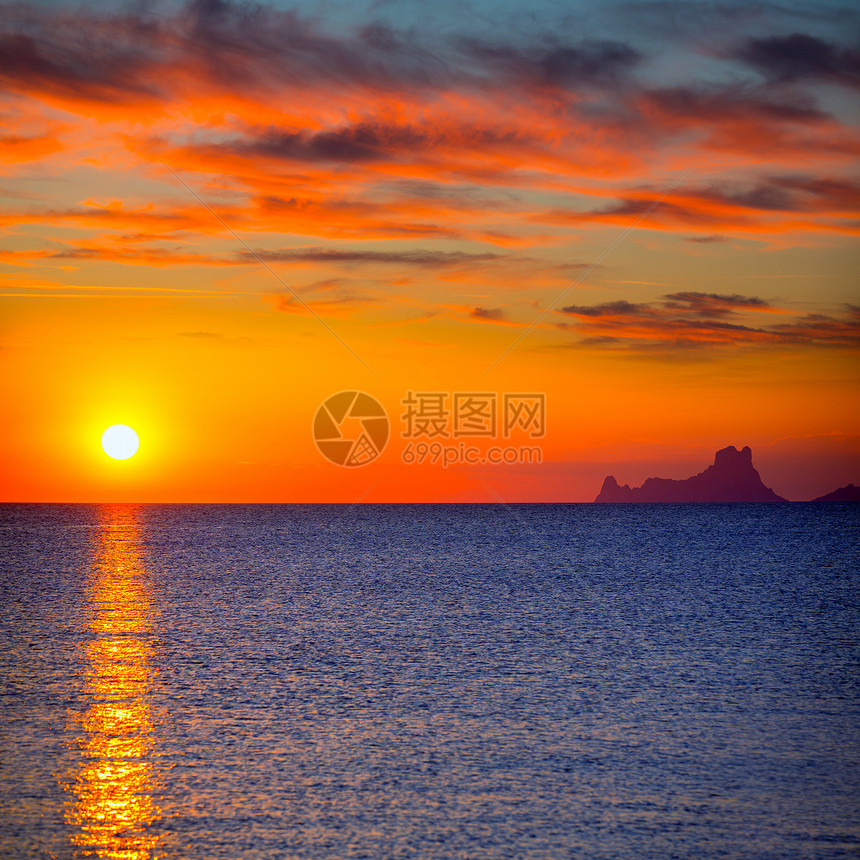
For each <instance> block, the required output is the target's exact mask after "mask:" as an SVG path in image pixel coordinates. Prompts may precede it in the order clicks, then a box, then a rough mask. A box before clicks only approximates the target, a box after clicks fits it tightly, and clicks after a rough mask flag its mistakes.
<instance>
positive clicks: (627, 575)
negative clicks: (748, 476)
mask: <svg viewBox="0 0 860 860" xmlns="http://www.w3.org/2000/svg"><path fill="white" fill-rule="evenodd" d="M858 524H860V505H856V504H854V505H852V504H844V505H843V504H758V505H742V504H736V505H708V504H698V505H682V504H675V505H671V504H666V505H647V504H638V505H597V504H570V505H559V504H536V505H510V506H509V505H504V504H490V505H468V504H464V505H460V504H449V505H370V504H361V505H356V506H349V505H19V504H7V505H2V506H0V857H3V858H77V857H80V858H84V857H86V858H111V860H155V858H181V860H212V859H213V858H230V860H239V858H242V859H243V860H244V858H248V860H250V858H255V860H256V858H374V860H375V858H580V857H581V858H631V860H633V858H636V860H643V858H696V860H707V858H757V860H764V858H834V857H858V856H860V675H858V657H860V651H858V621H860V612H858V604H860V589H858V585H860V564H858V561H860V551H859V550H858V534H860V532H858Z"/></svg>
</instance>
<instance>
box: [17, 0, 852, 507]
mask: <svg viewBox="0 0 860 860" xmlns="http://www.w3.org/2000/svg"><path fill="white" fill-rule="evenodd" d="M858 46H860V13H858V12H857V11H851V10H850V9H849V7H848V6H847V5H846V6H844V7H840V6H838V5H831V4H824V3H821V4H818V3H809V2H805V3H794V2H788V3H783V4H779V5H777V4H769V3H762V4H752V5H749V4H742V3H738V4H736V5H734V4H732V3H725V4H712V3H704V2H702V3H699V2H690V0H687V1H686V2H673V0H667V2H658V3H652V2H641V3H639V2H627V3H612V2H609V3H602V2H568V3H559V2H547V0H537V2H534V0H529V2H524V0H504V2H483V0H477V2H476V0H472V2H469V0H458V2H449V0H442V2H433V3H430V4H424V3H417V2H385V0H378V2H371V3H339V2H319V3H299V4H281V3H263V4H240V3H225V2H218V0H208V2H192V3H188V4H175V3H157V4H128V5H123V4H116V3H109V2H92V3H89V4H78V3H75V4H68V5H63V4H57V3H45V2H43V3H34V2H29V3H27V4H26V5H25V4H20V5H15V4H12V5H5V6H4V7H3V10H2V13H0V89H2V107H0V112H2V126H0V129H2V130H0V152H2V167H0V170H2V176H0V196H2V201H0V231H2V241H0V279H2V283H0V366H2V372H0V386H2V388H0V398H2V404H3V421H2V424H0V484H2V496H0V500H4V501H34V502H35V501H81V502H101V501H134V502H158V501H165V502H171V501H187V502H195V501H199V502H218V501H222V502H243V501H247V502H322V501H331V502H352V501H356V500H358V499H361V500H363V501H368V502H374V501H379V502H385V501H488V502H492V501H499V500H502V501H506V502H513V501H591V500H593V498H594V497H595V496H596V494H597V492H598V491H599V489H600V485H601V483H602V480H603V478H604V476H605V475H607V474H614V475H615V476H616V477H617V478H618V480H619V481H620V482H622V483H633V484H638V483H641V481H642V480H644V479H645V478H646V477H648V476H649V475H661V476H664V477H674V478H683V477H687V476H688V475H690V474H693V473H695V472H698V471H701V470H702V469H704V468H705V466H707V465H708V464H709V463H710V462H712V459H713V454H714V452H715V451H716V450H717V449H718V448H722V447H725V446H726V445H736V446H737V447H741V446H743V445H750V446H751V447H752V450H753V458H754V463H755V465H756V466H757V468H758V469H759V471H760V472H761V474H762V478H763V480H764V482H765V483H766V484H767V485H769V486H771V487H772V488H773V489H774V490H775V491H776V492H777V493H779V494H780V495H783V496H785V497H787V498H789V499H808V498H812V497H814V496H817V495H821V494H823V493H826V492H829V491H830V490H833V489H835V488H836V487H838V486H841V485H844V484H847V483H848V482H849V481H853V482H854V483H860V409H858V402H860V397H858V384H857V383H858V370H860V364H858V353H860V295H858V281H860V279H858V271H860V265H858V263H860V260H858V243H857V234H858V232H860V218H858V208H860V170H858V153H860V129H858V117H860V110H858V108H860V98H858V95H860V47H858ZM654 204H656V205H654ZM342 390H361V391H365V392H367V393H369V394H370V395H372V396H373V397H375V398H377V399H378V400H379V402H380V403H382V404H383V406H384V408H385V409H386V410H387V412H388V415H389V418H390V420H391V436H390V439H389V442H388V446H387V447H386V449H385V450H384V452H383V453H382V455H381V456H379V458H378V459H377V460H375V461H374V462H373V463H371V464H369V465H367V466H364V467H360V468H343V467H339V466H336V465H333V464H331V463H329V462H327V461H326V460H325V459H324V458H323V457H322V456H321V454H320V453H319V451H318V450H317V448H316V447H315V444H314V440H313V437H312V433H311V426H312V422H313V420H314V415H315V413H316V411H317V408H318V407H319V406H320V404H321V403H322V402H323V401H324V400H325V399H326V398H327V397H329V396H330V395H332V394H334V393H335V392H338V391H342ZM409 391H413V392H442V393H447V394H449V395H451V396H453V394H454V393H456V392H490V393H494V394H496V395H497V396H498V398H499V402H501V397H502V395H503V394H504V393H542V394H544V395H545V403H546V428H545V430H546V432H545V435H544V436H543V437H541V438H540V439H536V440H533V441H534V442H535V443H539V444H540V447H541V449H542V457H543V462H542V463H540V464H526V465H510V466H502V465H489V464H487V465H475V466H468V465H452V466H451V467H450V468H447V469H444V468H442V467H441V466H440V465H438V464H437V465H433V464H426V463H425V464H424V465H416V464H406V463H404V462H402V460H401V452H402V450H403V449H404V446H405V445H406V444H407V441H408V440H407V439H404V438H403V437H402V435H401V431H402V429H403V427H404V423H403V421H402V414H403V411H404V407H403V406H402V404H401V401H402V400H403V399H404V398H405V397H406V396H407V393H408V392H409ZM117 423H122V424H128V425H130V426H131V427H133V428H135V430H136V431H137V432H138V434H139V436H140V450H139V452H138V453H137V454H136V455H135V456H134V457H132V458H130V459H129V460H124V461H116V460H111V459H110V458H108V457H107V456H106V455H105V454H104V453H103V451H102V450H101V447H100V443H99V439H100V436H101V433H102V431H103V430H104V429H105V428H106V427H108V425H111V424H117ZM444 441H445V443H446V444H454V443H455V442H458V441H460V440H458V439H453V438H448V439H445V440H444ZM528 441H529V440H528V438H527V437H526V436H525V435H522V436H520V437H516V438H511V439H502V438H501V432H500V433H499V435H498V440H497V442H498V444H502V445H508V444H517V445H518V444H520V443H521V442H522V443H527V442H528ZM481 444H488V443H487V440H483V441H482V443H481Z"/></svg>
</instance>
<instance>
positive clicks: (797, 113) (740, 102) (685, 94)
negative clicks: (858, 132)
mask: <svg viewBox="0 0 860 860" xmlns="http://www.w3.org/2000/svg"><path fill="white" fill-rule="evenodd" d="M644 102H645V105H646V106H647V107H649V108H653V109H656V110H658V111H660V112H661V113H663V114H666V115H668V116H672V117H675V118H677V119H679V120H683V121H684V122H685V123H698V122H740V121H749V120H750V119H758V120H765V119H766V120H769V121H771V122H801V123H811V122H821V121H823V120H825V119H826V118H827V114H826V113H824V112H823V111H821V110H820V109H819V108H818V107H817V105H816V104H815V102H814V100H813V99H812V97H811V96H809V95H804V94H794V95H793V96H792V97H789V96H787V95H786V94H784V93H770V92H769V91H767V90H763V89H760V88H751V87H750V86H749V85H747V84H742V83H738V84H730V85H721V86H713V85H707V86H706V85H700V86H683V87H668V88H664V89H653V90H649V91H646V92H645V94H644Z"/></svg>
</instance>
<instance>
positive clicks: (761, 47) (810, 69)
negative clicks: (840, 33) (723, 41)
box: [735, 33, 860, 86]
mask: <svg viewBox="0 0 860 860" xmlns="http://www.w3.org/2000/svg"><path fill="white" fill-rule="evenodd" d="M735 56H736V57H737V58H739V59H741V60H743V61H744V62H746V63H748V64H749V65H751V66H752V67H753V68H755V69H756V70H757V71H759V72H761V73H762V74H764V75H765V76H766V77H768V78H770V79H771V80H774V81H779V82H782V83H786V82H793V81H801V80H814V79H817V80H831V81H838V82H839V83H843V84H848V85H850V86H857V85H858V84H860V49H858V48H854V49H850V48H842V47H839V46H838V45H835V44H833V43H831V42H825V41H824V40H823V39H818V38H816V37H815V36H810V35H808V34H806V33H792V34H791V35H789V36H772V37H770V38H766V39H750V40H748V41H747V42H746V43H745V44H744V46H743V47H742V48H740V49H739V50H738V51H737V52H736V53H735Z"/></svg>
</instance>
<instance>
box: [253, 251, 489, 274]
mask: <svg viewBox="0 0 860 860" xmlns="http://www.w3.org/2000/svg"><path fill="white" fill-rule="evenodd" d="M237 256H238V257H239V258H240V259H241V260H242V261H244V262H249V263H251V262H254V261H256V260H265V261H266V262H267V263H301V262H314V263H341V264H345V265H349V264H360V263H382V264H385V265H397V266H418V267H421V268H428V269H433V268H447V267H449V266H464V265H474V264H476V263H488V262H493V261H495V260H500V259H502V258H503V256H504V255H502V254H491V253H488V254H467V253H465V252H464V251H425V250H418V251H362V250H341V249H339V248H300V249H298V250H289V249H287V250H282V251H254V252H251V251H240V252H238V253H237Z"/></svg>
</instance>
